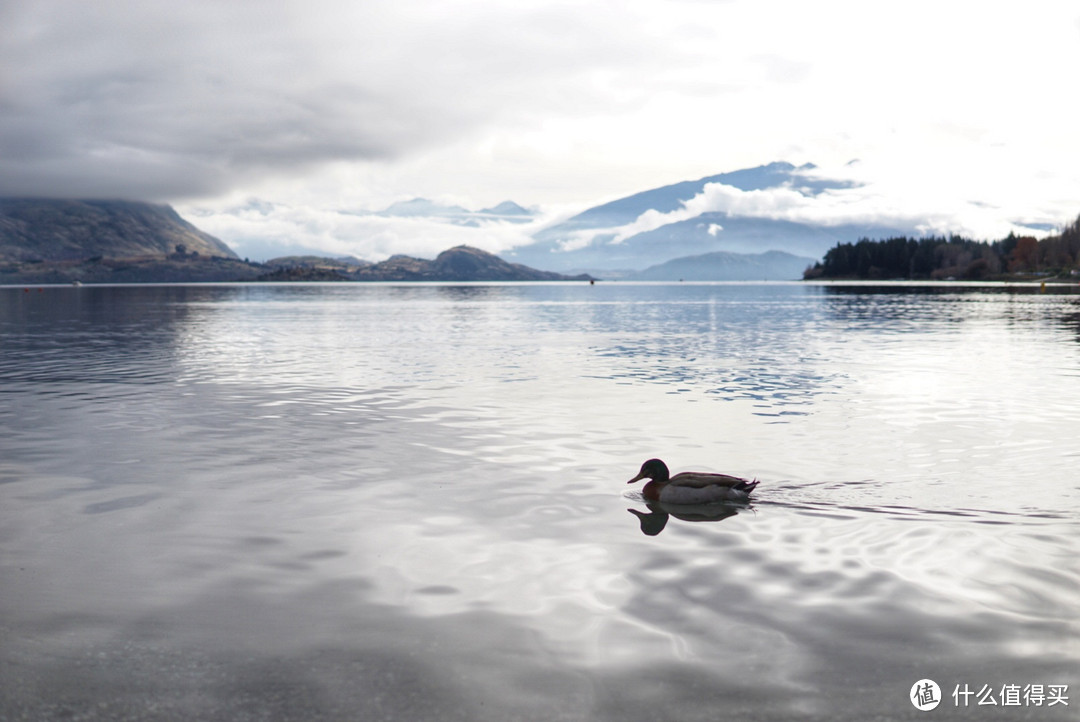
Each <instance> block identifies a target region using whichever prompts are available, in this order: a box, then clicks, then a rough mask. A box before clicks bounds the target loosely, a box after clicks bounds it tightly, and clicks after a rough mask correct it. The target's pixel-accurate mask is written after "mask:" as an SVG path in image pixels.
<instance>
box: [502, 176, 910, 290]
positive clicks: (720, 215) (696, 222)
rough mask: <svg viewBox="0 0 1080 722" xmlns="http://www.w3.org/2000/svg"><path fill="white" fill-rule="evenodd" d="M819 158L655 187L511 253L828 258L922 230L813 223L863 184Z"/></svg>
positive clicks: (563, 259)
mask: <svg viewBox="0 0 1080 722" xmlns="http://www.w3.org/2000/svg"><path fill="white" fill-rule="evenodd" d="M815 170H816V168H815V166H814V165H812V164H807V165H803V166H798V167H796V166H794V165H792V164H790V163H770V164H768V165H763V166H759V167H757V168H747V169H743V170H737V171H733V172H730V173H721V174H718V175H713V176H708V177H706V178H700V179H698V180H694V181H684V182H681V183H675V184H672V185H667V186H663V187H660V188H654V189H651V190H647V191H643V192H641V193H635V194H634V195H630V196H627V197H625V198H620V199H618V200H615V201H611V202H610V203H604V204H602V205H598V206H595V207H593V208H590V209H588V210H586V211H584V212H582V213H579V214H578V215H576V216H574V217H572V218H570V219H568V220H566V221H563V222H561V223H558V224H556V225H553V226H550V227H548V228H545V229H543V230H541V231H539V232H538V233H536V234H535V235H534V236H533V238H534V239H535V242H534V243H531V244H528V245H524V246H519V247H518V248H515V249H513V250H512V251H508V252H505V253H504V254H503V255H504V257H506V258H507V259H508V260H512V261H514V262H517V263H525V264H529V265H533V266H536V267H539V268H549V269H553V270H570V269H595V270H603V269H642V268H646V267H648V266H653V265H656V264H659V263H663V262H665V261H669V260H671V259H675V258H680V257H684V256H696V255H701V254H705V253H713V252H718V251H726V252H729V253H742V254H760V253H764V252H766V251H773V250H776V251H785V252H787V253H790V254H793V255H796V256H800V257H804V258H805V257H809V258H820V257H821V256H822V255H823V254H824V253H825V251H827V250H828V249H829V248H831V247H833V246H834V245H836V244H837V243H838V242H850V241H855V240H858V239H859V238H862V237H872V238H884V237H889V236H895V235H912V236H916V235H921V234H920V232H919V230H917V229H916V228H915V227H914V224H913V223H912V224H910V225H909V224H903V223H896V224H879V223H873V222H869V223H856V222H827V221H828V219H825V220H823V221H822V222H813V221H810V220H807V219H806V218H804V217H801V216H812V215H813V214H812V213H803V214H801V216H800V214H799V213H790V212H786V211H788V210H789V209H792V208H794V209H805V208H813V207H814V206H815V204H817V205H825V204H826V203H825V201H827V200H829V199H831V198H833V197H836V196H839V195H840V194H843V193H844V192H845V191H849V190H850V189H853V188H857V184H855V183H853V182H852V181H848V180H837V179H829V178H824V177H820V176H818V175H815V172H814V171H815Z"/></svg>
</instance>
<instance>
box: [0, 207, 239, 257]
mask: <svg viewBox="0 0 1080 722" xmlns="http://www.w3.org/2000/svg"><path fill="white" fill-rule="evenodd" d="M172 255H181V256H183V255H189V256H196V257H198V256H210V257H217V258H228V259H236V258H237V256H236V254H235V253H233V251H232V249H230V248H229V247H228V246H226V245H225V244H224V243H222V242H221V241H219V240H218V239H217V238H214V237H213V236H211V235H209V234H208V233H204V232H202V231H200V230H199V229H198V228H196V227H195V226H193V225H191V224H190V223H188V222H187V221H185V220H184V219H183V218H181V217H180V216H179V215H178V214H177V213H176V211H174V210H173V209H172V208H171V207H170V206H167V205H155V204H151V203H138V202H134V201H98V200H59V199H43V198H0V261H7V262H20V261H79V260H85V259H91V258H146V259H150V258H154V259H162V260H164V259H166V258H167V257H169V256H172Z"/></svg>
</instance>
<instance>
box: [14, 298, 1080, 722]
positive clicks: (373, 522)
mask: <svg viewBox="0 0 1080 722" xmlns="http://www.w3.org/2000/svg"><path fill="white" fill-rule="evenodd" d="M1051 290H1052V291H1053V289H1051ZM1078 429H1080V294H1077V293H1076V292H1075V289H1072V290H1071V291H1070V290H1067V289H1066V290H1061V291H1057V292H1050V293H1046V294H1040V293H1038V292H1037V290H1034V291H1033V290H1032V289H1015V288H1014V289H1000V288H996V289H995V288H978V287H960V286H950V287H947V288H944V289H942V288H931V287H907V286H899V287H886V288H878V287H858V286H857V287H835V286H810V285H798V284H792V285H690V284H679V285H633V284H605V283H602V284H598V285H596V286H593V287H589V286H585V285H504V286H499V285H496V286H426V285H421V286H381V285H360V284H356V285H346V284H341V285H326V286H320V285H311V286H308V285H300V286H193V287H118V288H96V287H83V288H45V289H43V290H41V291H38V290H37V289H36V288H34V289H30V291H29V292H28V291H25V290H24V289H22V288H6V289H0V719H3V720H22V719H26V720H41V719H45V720H48V719H108V720H112V719H140V720H194V719H206V720H389V719H400V720H434V719H438V720H492V721H503V720H612V721H616V720H618V721H622V720H650V721H652V720H664V719H677V720H724V719H751V720H754V719H762V720H782V719H830V720H832V719H851V720H869V719H932V718H935V717H936V718H938V719H955V718H970V719H1002V720H1004V719H1033V720H1057V719H1073V720H1075V719H1077V713H1078V708H1080V671H1078V670H1080V628H1078V618H1080V615H1078V608H1080V604H1078V602H1080V561H1078V560H1080V522H1078V520H1077V512H1078V510H1080V469H1078V466H1080V447H1078V443H1077V438H1078ZM653 456H659V457H661V458H663V459H665V460H666V461H667V462H668V463H669V465H670V466H672V468H673V471H677V470H686V469H698V470H711V471H724V472H728V473H733V474H738V475H741V476H748V477H757V478H758V479H760V480H761V486H760V487H759V489H758V491H757V492H756V495H755V496H756V499H755V501H754V503H753V504H752V506H751V507H749V508H745V507H743V508H737V507H720V508H713V509H706V510H695V512H694V513H693V514H675V515H670V516H669V515H668V514H667V512H666V511H665V510H650V509H648V508H647V507H646V506H645V505H644V503H643V502H642V501H641V499H640V496H636V495H635V492H634V489H635V488H640V487H628V486H627V485H626V484H625V483H624V482H625V481H626V479H629V478H630V477H631V476H633V475H634V474H635V473H636V472H637V469H638V466H639V465H640V464H641V462H642V461H644V460H645V459H647V458H649V457H653ZM629 510H634V511H637V512H639V513H640V514H641V515H643V516H644V518H639V515H638V514H634V513H631V511H629ZM668 511H672V510H668ZM680 517H682V518H680ZM643 532H646V533H643ZM922 678H930V679H933V680H935V681H936V682H937V683H938V684H939V685H940V687H941V690H942V691H941V696H942V697H944V700H943V701H942V702H941V704H940V706H939V707H938V708H937V709H936V710H935V711H933V712H930V713H923V712H920V711H918V710H916V709H915V707H914V706H913V705H912V703H911V702H910V701H909V694H910V691H911V687H912V685H913V684H914V683H915V682H916V681H917V680H920V679H922ZM965 685H966V687H967V689H969V690H970V691H971V692H974V693H978V692H980V691H992V692H993V699H994V700H995V701H997V702H998V706H995V707H989V706H977V701H978V699H977V694H976V695H972V696H971V697H970V698H969V699H968V706H967V707H964V706H963V702H964V697H963V696H962V695H961V696H959V697H957V698H955V699H954V697H953V696H952V693H953V692H954V691H957V690H958V688H959V689H964V686H965ZM1009 685H1018V686H1020V687H1025V686H1026V685H1043V686H1044V691H1048V688H1049V686H1050V685H1068V689H1067V692H1066V693H1065V694H1066V695H1067V696H1068V697H1069V698H1070V699H1069V706H1068V707H1066V706H1064V705H1063V704H1061V703H1058V704H1055V705H1053V706H1049V705H1050V702H1051V700H1050V699H1049V698H1048V699H1046V700H1044V701H1043V704H1042V706H1035V704H1034V699H1033V698H1031V697H1028V698H1020V699H1019V704H1017V705H1009V706H1004V704H1003V701H1004V700H1003V695H1004V694H1011V693H1010V692H1008V690H1007V689H1006V688H1007V687H1008V686H1009ZM984 686H985V690H984ZM1028 691H1029V692H1035V691H1037V690H1035V689H1034V688H1028ZM984 700H985V695H984ZM1009 701H1011V700H1009ZM958 703H959V704H958Z"/></svg>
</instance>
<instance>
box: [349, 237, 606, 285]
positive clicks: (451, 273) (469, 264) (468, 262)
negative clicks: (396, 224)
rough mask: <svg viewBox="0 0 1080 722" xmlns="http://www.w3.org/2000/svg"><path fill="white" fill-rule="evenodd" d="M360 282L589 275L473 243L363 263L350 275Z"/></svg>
mask: <svg viewBox="0 0 1080 722" xmlns="http://www.w3.org/2000/svg"><path fill="white" fill-rule="evenodd" d="M350 278H353V279H355V280H357V281H587V280H589V277H588V276H575V277H570V276H564V275H562V274H559V273H551V272H549V271H538V270H536V269H534V268H528V267H526V266H522V265H520V264H516V263H507V262H506V261H504V260H503V259H501V258H499V257H498V256H496V255H493V254H491V253H487V252H486V251H481V250H480V249H478V248H472V247H470V246H457V247H455V248H451V249H449V250H447V251H443V252H442V253H440V254H439V255H438V256H437V257H436V258H435V260H433V261H429V260H425V259H423V258H413V257H411V256H400V255H399V256H391V257H390V258H389V259H387V260H385V261H382V262H381V263H376V264H373V265H370V266H364V267H362V268H359V269H357V270H356V271H354V272H352V273H351V274H350Z"/></svg>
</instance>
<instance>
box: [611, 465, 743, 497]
mask: <svg viewBox="0 0 1080 722" xmlns="http://www.w3.org/2000/svg"><path fill="white" fill-rule="evenodd" d="M641 479H651V480H652V481H650V482H649V483H648V484H646V485H645V488H643V489H642V490H641V495H642V496H643V497H645V500H646V501H658V502H661V503H664V504H708V503H711V502H714V501H749V500H750V492H752V491H753V490H754V487H755V486H757V485H758V483H757V482H756V481H747V480H746V479H740V478H739V477H737V476H728V475H727V474H706V473H704V472H700V471H684V472H682V473H681V474H676V475H675V476H669V472H668V468H667V464H665V463H664V462H662V461H660V459H649V460H648V461H646V462H645V463H644V464H642V465H641V471H639V472H638V474H637V476H635V477H634V478H633V479H631V480H630V481H628V482H626V483H627V484H633V483H634V482H635V481H640V480H641Z"/></svg>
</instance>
